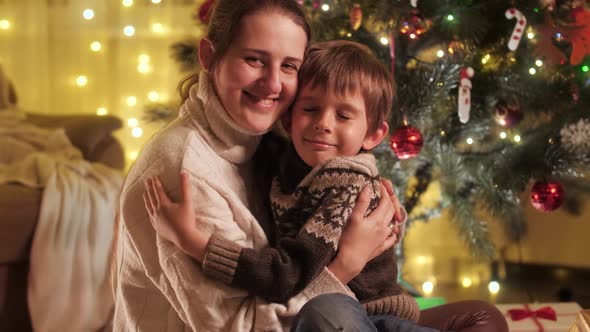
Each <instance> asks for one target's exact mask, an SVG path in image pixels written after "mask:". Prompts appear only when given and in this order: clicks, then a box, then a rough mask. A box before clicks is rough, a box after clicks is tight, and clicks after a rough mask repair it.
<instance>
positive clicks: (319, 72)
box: [299, 40, 395, 131]
mask: <svg viewBox="0 0 590 332" xmlns="http://www.w3.org/2000/svg"><path fill="white" fill-rule="evenodd" d="M308 84H312V85H311V87H312V89H315V88H316V87H320V88H322V89H324V90H327V89H330V90H331V91H334V92H335V93H336V94H338V95H345V94H348V93H355V92H357V91H360V93H361V95H362V96H363V98H364V102H365V108H366V112H367V121H368V124H369V131H374V130H377V128H379V126H380V125H381V123H382V122H383V121H387V120H388V119H389V114H390V112H391V107H392V104H393V97H394V94H395V87H394V84H393V80H392V79H391V75H390V74H389V72H388V70H387V68H386V67H385V65H383V64H382V63H381V61H379V59H377V57H376V56H375V54H374V53H373V52H372V51H371V50H370V49H369V48H368V47H367V46H365V45H362V44H359V43H355V42H352V41H347V40H334V41H327V42H318V43H313V44H312V45H311V46H310V47H309V48H308V50H307V52H306V53H305V60H304V62H303V64H302V65H301V68H300V69H299V89H302V88H303V87H305V86H306V85H308Z"/></svg>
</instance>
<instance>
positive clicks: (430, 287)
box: [422, 281, 434, 295]
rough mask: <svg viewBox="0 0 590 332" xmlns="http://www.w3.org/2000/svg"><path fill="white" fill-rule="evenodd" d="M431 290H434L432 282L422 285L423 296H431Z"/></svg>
mask: <svg viewBox="0 0 590 332" xmlns="http://www.w3.org/2000/svg"><path fill="white" fill-rule="evenodd" d="M433 290H434V284H433V283H432V281H425V282H424V283H423V284H422V291H424V294H426V295H430V294H432V291H433Z"/></svg>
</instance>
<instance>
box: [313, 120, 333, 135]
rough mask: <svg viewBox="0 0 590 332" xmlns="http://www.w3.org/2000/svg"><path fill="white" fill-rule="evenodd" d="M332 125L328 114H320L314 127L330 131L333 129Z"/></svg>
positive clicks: (317, 129)
mask: <svg viewBox="0 0 590 332" xmlns="http://www.w3.org/2000/svg"><path fill="white" fill-rule="evenodd" d="M331 128H332V127H331V125H330V119H329V118H328V117H327V116H320V117H318V119H317V121H316V122H315V125H314V129H315V130H316V131H322V132H326V133H329V132H331V131H332V129H331Z"/></svg>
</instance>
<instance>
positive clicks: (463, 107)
mask: <svg viewBox="0 0 590 332" xmlns="http://www.w3.org/2000/svg"><path fill="white" fill-rule="evenodd" d="M474 74H475V72H474V70H473V68H471V67H467V68H463V69H461V81H460V83H459V98H458V100H457V102H458V111H457V113H458V114H459V121H461V123H467V122H468V121H469V111H470V110H471V80H470V78H471V77H473V75H474Z"/></svg>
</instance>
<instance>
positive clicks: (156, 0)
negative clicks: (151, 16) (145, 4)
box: [152, 0, 162, 5]
mask: <svg viewBox="0 0 590 332" xmlns="http://www.w3.org/2000/svg"><path fill="white" fill-rule="evenodd" d="M160 2H162V0H152V3H153V4H156V5H157V4H159V3H160Z"/></svg>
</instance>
